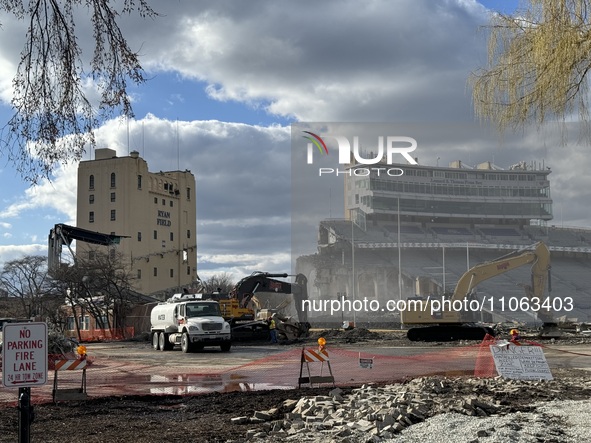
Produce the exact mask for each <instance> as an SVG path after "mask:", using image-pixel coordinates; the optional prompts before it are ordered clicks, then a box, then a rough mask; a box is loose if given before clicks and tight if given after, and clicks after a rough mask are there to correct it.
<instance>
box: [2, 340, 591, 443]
mask: <svg viewBox="0 0 591 443" xmlns="http://www.w3.org/2000/svg"><path fill="white" fill-rule="evenodd" d="M328 334H329V332H328V331H322V332H321V333H319V334H318V336H320V335H323V336H328ZM330 334H332V336H330V337H331V342H338V341H341V342H343V343H351V342H358V341H370V342H374V343H379V342H383V341H385V340H386V341H387V340H391V341H392V342H393V343H398V342H399V343H398V344H402V343H406V344H408V345H410V344H409V343H407V342H405V340H404V338H403V337H402V336H401V337H398V336H392V334H390V335H389V337H388V338H387V339H386V338H384V336H383V335H380V334H376V335H372V334H374V333H370V332H369V331H364V330H358V331H355V332H352V331H351V332H350V334H349V335H347V334H346V333H344V332H343V333H338V334H337V333H334V334H333V333H330ZM314 339H315V337H311V340H314ZM580 340H581V339H580V338H578V337H577V338H574V339H573V340H572V341H573V342H576V343H580V342H581V341H580ZM566 342H567V341H565V342H563V343H566ZM432 345H433V346H452V344H443V343H439V344H437V343H434V344H432ZM456 345H457V344H456ZM553 374H554V377H555V379H556V380H555V381H552V382H546V383H539V384H536V385H533V386H531V387H528V389H526V390H524V389H519V390H516V391H515V393H514V394H507V392H506V391H504V392H500V393H499V394H498V395H497V394H495V392H494V391H493V392H487V393H486V395H488V396H492V398H493V399H494V401H496V402H497V403H498V404H499V405H502V408H503V409H502V410H503V411H504V412H506V413H511V412H515V411H530V410H531V405H532V403H534V402H536V401H544V400H552V399H561V400H568V399H572V400H578V399H588V398H590V396H591V388H590V387H589V386H591V376H590V373H589V372H587V371H581V370H576V369H559V370H556V371H553ZM566 381H568V384H565V383H566ZM553 384H554V385H553ZM461 386H462V385H461V383H460V387H459V388H458V389H456V390H455V391H454V394H453V395H454V396H457V397H458V398H462V396H465V395H468V394H474V393H473V392H472V391H471V388H470V390H468V388H466V389H462V387H461ZM565 387H567V388H568V389H567V388H565ZM330 389H331V388H328V387H325V388H317V389H309V388H306V389H301V390H273V391H259V392H232V393H224V394H219V393H214V394H207V395H200V396H192V397H176V396H134V397H123V396H122V397H105V398H94V399H89V400H87V401H84V402H67V403H60V404H57V405H53V404H42V405H36V406H35V419H34V422H33V424H32V425H31V441H32V442H62V441H65V440H70V441H83V442H85V443H93V442H134V443H143V442H163V441H166V442H183V443H188V442H208V443H212V442H244V441H246V438H245V435H246V432H247V431H248V430H251V429H264V427H265V425H267V426H268V423H267V424H265V423H257V424H253V423H247V424H233V423H231V419H232V418H234V417H239V416H248V417H251V416H252V415H253V413H254V412H255V411H263V410H269V409H271V408H278V409H277V413H276V415H275V416H274V419H281V418H282V417H283V414H284V413H285V412H289V410H286V409H285V408H282V403H283V402H284V401H285V400H286V399H294V400H297V399H299V398H301V397H303V396H308V395H327V394H328V392H329V391H330ZM346 392H347V389H345V393H346ZM0 441H1V442H15V441H18V412H17V409H16V408H15V407H0Z"/></svg>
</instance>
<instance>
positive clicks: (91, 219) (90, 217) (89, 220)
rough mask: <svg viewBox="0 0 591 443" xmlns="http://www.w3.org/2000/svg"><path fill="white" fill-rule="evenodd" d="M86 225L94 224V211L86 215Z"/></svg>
mask: <svg viewBox="0 0 591 443" xmlns="http://www.w3.org/2000/svg"><path fill="white" fill-rule="evenodd" d="M88 223H94V211H90V212H89V213H88Z"/></svg>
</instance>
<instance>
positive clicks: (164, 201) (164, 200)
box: [162, 198, 166, 206]
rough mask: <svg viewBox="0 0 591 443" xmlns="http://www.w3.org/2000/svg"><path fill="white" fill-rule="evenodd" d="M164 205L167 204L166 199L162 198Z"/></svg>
mask: <svg viewBox="0 0 591 443" xmlns="http://www.w3.org/2000/svg"><path fill="white" fill-rule="evenodd" d="M162 206H166V199H164V198H163V199H162Z"/></svg>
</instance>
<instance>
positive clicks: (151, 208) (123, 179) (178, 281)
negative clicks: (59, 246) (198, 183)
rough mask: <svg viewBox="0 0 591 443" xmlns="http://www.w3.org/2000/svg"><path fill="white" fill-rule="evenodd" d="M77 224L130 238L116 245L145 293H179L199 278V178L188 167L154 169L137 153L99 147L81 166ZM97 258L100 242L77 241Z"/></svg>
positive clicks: (136, 284) (136, 286) (137, 286)
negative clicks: (156, 170) (196, 189)
mask: <svg viewBox="0 0 591 443" xmlns="http://www.w3.org/2000/svg"><path fill="white" fill-rule="evenodd" d="M77 226H78V227H79V228H83V229H88V230H91V231H96V232H101V233H105V234H117V235H121V236H128V238H123V239H122V240H121V243H120V244H119V245H118V246H116V249H117V251H118V252H120V253H122V254H123V256H124V258H125V261H126V263H127V265H129V266H130V267H131V272H132V274H131V275H132V276H133V277H134V281H133V283H134V289H135V290H136V291H138V292H141V293H143V294H154V293H157V292H162V291H166V290H171V291H178V290H180V289H181V288H183V287H186V286H190V285H191V283H192V282H193V281H194V280H195V278H196V276H197V235H196V234H197V233H196V227H197V222H196V203H195V176H194V175H193V174H192V173H191V172H190V171H189V170H185V171H167V172H162V171H160V172H156V173H153V172H149V171H148V164H147V163H146V161H145V160H144V159H142V158H141V157H140V156H139V153H138V152H137V151H132V152H131V153H130V155H129V156H127V157H117V156H116V152H115V151H114V150H112V149H97V150H96V151H95V159H94V160H87V161H82V162H80V165H79V167H78V203H77ZM76 251H77V252H76V254H77V255H80V254H86V257H85V258H90V259H92V254H93V253H94V251H96V246H94V245H89V244H84V243H82V242H78V244H77V246H76Z"/></svg>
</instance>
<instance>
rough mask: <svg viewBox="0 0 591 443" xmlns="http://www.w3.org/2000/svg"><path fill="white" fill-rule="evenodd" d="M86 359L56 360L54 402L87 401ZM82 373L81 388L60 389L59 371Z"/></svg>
mask: <svg viewBox="0 0 591 443" xmlns="http://www.w3.org/2000/svg"><path fill="white" fill-rule="evenodd" d="M86 366H87V361H86V359H77V360H66V359H64V360H56V361H55V372H54V376H53V402H54V403H55V402H58V401H60V400H86V398H88V394H87V393H86ZM76 370H81V371H82V383H81V385H80V387H79V388H68V389H64V388H62V389H58V373H59V371H76Z"/></svg>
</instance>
